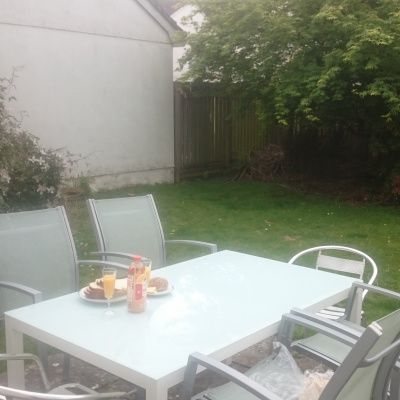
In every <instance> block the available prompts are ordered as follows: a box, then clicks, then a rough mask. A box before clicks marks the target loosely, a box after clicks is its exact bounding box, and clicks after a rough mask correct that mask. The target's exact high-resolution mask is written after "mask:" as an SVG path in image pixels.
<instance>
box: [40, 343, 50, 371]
mask: <svg viewBox="0 0 400 400" xmlns="http://www.w3.org/2000/svg"><path fill="white" fill-rule="evenodd" d="M47 350H48V346H47V345H46V344H45V343H43V342H40V341H38V342H37V352H38V357H39V358H40V361H41V362H42V364H43V368H44V370H45V372H46V374H47V373H48V372H49V360H48V351H47Z"/></svg>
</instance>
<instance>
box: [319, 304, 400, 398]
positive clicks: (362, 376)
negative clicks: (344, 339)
mask: <svg viewBox="0 0 400 400" xmlns="http://www.w3.org/2000/svg"><path fill="white" fill-rule="evenodd" d="M399 335H400V310H397V311H395V312H393V313H391V314H389V315H386V316H385V317H384V318H382V319H380V320H379V321H377V322H373V323H372V324H371V325H369V326H368V327H367V328H366V330H365V331H364V333H363V334H362V335H361V337H360V339H359V340H358V341H357V342H356V344H355V345H354V347H353V348H352V349H351V350H350V352H349V354H348V355H347V357H346V358H345V359H344V360H343V362H342V364H341V365H340V366H339V367H338V369H337V370H336V371H335V373H334V375H333V376H332V378H331V379H330V380H329V382H328V384H327V385H326V387H325V389H324V391H323V392H322V394H321V396H320V398H319V400H350V399H384V398H386V393H387V390H388V387H389V382H390V376H391V371H392V368H393V366H394V364H395V362H396V360H397V359H398V356H399V353H400V339H399ZM391 346H392V347H391Z"/></svg>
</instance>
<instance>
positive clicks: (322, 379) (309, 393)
mask: <svg viewBox="0 0 400 400" xmlns="http://www.w3.org/2000/svg"><path fill="white" fill-rule="evenodd" d="M332 375H333V371H332V370H331V369H328V370H327V371H325V372H324V371H318V370H317V369H314V370H306V371H304V378H305V381H304V387H303V391H302V393H301V394H300V396H299V400H317V399H319V396H320V395H321V393H322V391H323V390H324V388H325V386H326V384H327V383H328V382H329V379H331V377H332Z"/></svg>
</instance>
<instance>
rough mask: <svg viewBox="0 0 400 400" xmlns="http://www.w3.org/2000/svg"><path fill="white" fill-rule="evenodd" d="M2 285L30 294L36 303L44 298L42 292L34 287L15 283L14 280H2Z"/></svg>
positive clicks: (0, 283)
mask: <svg viewBox="0 0 400 400" xmlns="http://www.w3.org/2000/svg"><path fill="white" fill-rule="evenodd" d="M0 287H4V288H6V289H11V290H15V291H17V292H20V293H23V294H25V295H27V296H29V297H30V298H31V299H32V301H33V302H34V303H38V302H40V301H42V300H43V296H42V292H40V291H39V290H36V289H33V288H31V287H29V286H25V285H21V284H19V283H14V282H8V281H0Z"/></svg>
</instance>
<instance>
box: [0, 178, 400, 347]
mask: <svg viewBox="0 0 400 400" xmlns="http://www.w3.org/2000/svg"><path fill="white" fill-rule="evenodd" d="M147 193H151V194H153V196H154V199H155V202H156V205H157V208H158V212H159V215H160V219H161V222H162V225H163V228H164V234H165V236H166V239H195V240H202V241H208V242H213V243H216V244H217V245H218V249H219V250H224V249H229V250H234V251H239V252H244V253H248V254H253V255H257V256H262V257H268V258H272V259H276V260H281V261H288V260H289V259H290V258H291V257H292V256H293V255H294V254H296V253H297V252H299V251H301V250H303V249H306V248H308V247H313V246H318V245H323V244H335V245H344V246H348V247H354V248H357V249H359V250H361V251H363V252H365V253H367V254H369V255H370V256H371V257H372V258H373V259H374V260H375V262H376V263H377V265H378V269H379V272H378V277H377V279H376V281H375V284H376V285H377V286H381V287H384V288H389V289H392V290H395V291H400V287H399V279H400V266H399V263H398V260H399V259H400V212H399V210H398V209H395V208H391V207H383V206H379V205H374V204H370V203H362V204H349V203H346V202H344V201H341V200H339V199H332V198H327V197H325V196H322V195H318V194H314V195H307V194H303V193H301V192H299V191H296V190H294V189H290V188H287V187H283V186H280V185H275V184H266V183H262V182H248V181H240V182H229V181H227V180H223V179H208V180H196V181H188V182H183V183H181V184H179V185H167V184H159V185H152V186H135V187H131V188H124V189H119V190H113V191H102V192H98V193H92V194H88V195H87V197H96V198H112V197H125V196H132V195H143V194H147ZM65 206H66V210H67V214H68V218H69V221H70V224H71V228H72V231H73V235H74V238H75V243H76V247H77V251H78V255H79V258H80V259H88V258H89V257H90V252H91V251H94V250H95V249H96V244H95V238H94V235H93V232H92V228H91V225H90V221H89V216H88V213H87V210H86V204H85V198H84V196H81V197H79V198H75V199H74V198H72V197H69V198H66V199H65ZM191 247H195V246H184V245H182V246H177V245H174V246H171V247H169V248H168V249H167V250H168V260H167V261H168V264H173V263H175V262H179V261H182V260H184V259H186V258H191V257H196V256H200V255H203V254H205V253H204V250H202V249H195V250H194V249H192V248H191ZM127 251H129V249H127ZM96 277H97V276H96ZM91 278H92V275H91V274H90V271H89V272H88V274H87V275H86V276H83V277H82V284H84V283H85V282H86V281H87V280H90V279H91ZM288 279H290V277H288ZM299 290H301V288H299ZM272 306H273V305H271V307H272ZM398 307H399V305H398V304H395V303H394V302H393V301H386V300H385V299H381V298H378V297H376V296H374V297H372V296H371V298H369V297H368V296H367V299H366V301H365V302H364V306H363V308H364V311H365V312H366V316H367V321H371V320H374V319H376V318H378V317H379V316H380V315H382V314H386V313H388V312H389V311H390V310H391V309H394V308H398ZM267 309H268V305H264V306H263V310H264V311H265V310H267ZM1 333H3V332H0V347H2V346H3V345H4V337H1ZM2 342H3V343H2Z"/></svg>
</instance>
